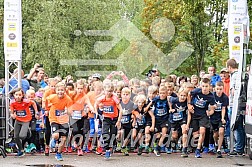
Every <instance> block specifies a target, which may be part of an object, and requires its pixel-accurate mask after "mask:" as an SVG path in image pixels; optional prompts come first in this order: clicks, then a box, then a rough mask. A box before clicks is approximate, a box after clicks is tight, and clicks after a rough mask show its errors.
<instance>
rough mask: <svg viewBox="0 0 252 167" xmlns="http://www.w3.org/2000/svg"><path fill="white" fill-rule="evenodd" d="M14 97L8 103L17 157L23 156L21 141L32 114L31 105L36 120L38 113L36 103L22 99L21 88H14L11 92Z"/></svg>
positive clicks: (24, 137) (25, 134)
mask: <svg viewBox="0 0 252 167" xmlns="http://www.w3.org/2000/svg"><path fill="white" fill-rule="evenodd" d="M11 95H13V96H14V100H13V101H11V103H10V115H11V118H12V119H16V121H15V124H14V138H15V141H16V144H17V146H18V153H17V154H16V156H17V157H21V156H23V155H24V150H23V147H22V140H24V139H26V137H27V132H28V128H29V125H30V121H31V119H32V114H31V111H30V109H29V107H30V106H31V105H32V106H33V108H34V110H35V115H36V118H37V119H38V118H39V112H38V110H37V106H36V103H35V102H34V101H30V100H27V99H24V92H23V90H22V88H16V89H14V90H13V91H12V92H11Z"/></svg>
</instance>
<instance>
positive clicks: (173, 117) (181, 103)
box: [169, 88, 189, 157]
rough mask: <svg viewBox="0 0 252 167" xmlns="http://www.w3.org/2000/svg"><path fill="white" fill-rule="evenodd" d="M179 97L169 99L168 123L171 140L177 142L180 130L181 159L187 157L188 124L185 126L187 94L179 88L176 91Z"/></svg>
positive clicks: (183, 89)
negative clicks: (180, 130) (181, 143)
mask: <svg viewBox="0 0 252 167" xmlns="http://www.w3.org/2000/svg"><path fill="white" fill-rule="evenodd" d="M178 95H179V97H170V99H169V106H170V111H169V112H170V115H169V121H170V124H171V130H172V140H178V131H177V130H178V129H179V128H180V127H181V129H182V142H183V149H182V154H181V156H182V157H188V155H187V132H188V129H189V124H187V96H188V92H187V90H186V89H185V88H180V89H179V91H178Z"/></svg>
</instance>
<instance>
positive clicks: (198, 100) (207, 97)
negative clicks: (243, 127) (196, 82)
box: [188, 78, 215, 158]
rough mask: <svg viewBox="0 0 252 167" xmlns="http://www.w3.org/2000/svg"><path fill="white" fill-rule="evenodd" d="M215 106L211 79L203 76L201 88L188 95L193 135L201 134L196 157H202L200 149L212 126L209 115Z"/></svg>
mask: <svg viewBox="0 0 252 167" xmlns="http://www.w3.org/2000/svg"><path fill="white" fill-rule="evenodd" d="M209 105H210V106H209ZM208 107H209V110H208ZM214 108H215V100H214V95H213V94H212V93H211V92H210V80H209V79H208V78H203V79H202V81H201V88H196V89H194V90H193V91H191V92H189V95H188V110H189V111H190V112H188V116H189V118H191V122H190V123H191V127H192V128H193V136H194V137H195V136H196V135H198V134H199V141H198V145H197V149H196V151H195V157H196V158H201V155H200V149H201V147H202V143H203V141H204V138H205V132H206V128H209V127H210V122H209V116H210V115H212V114H213V113H214ZM188 123H189V122H188Z"/></svg>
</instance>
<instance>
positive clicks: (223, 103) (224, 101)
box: [210, 92, 229, 123]
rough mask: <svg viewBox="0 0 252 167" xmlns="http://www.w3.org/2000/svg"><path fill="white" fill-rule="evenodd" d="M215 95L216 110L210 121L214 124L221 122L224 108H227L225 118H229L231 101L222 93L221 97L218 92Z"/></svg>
mask: <svg viewBox="0 0 252 167" xmlns="http://www.w3.org/2000/svg"><path fill="white" fill-rule="evenodd" d="M213 94H214V97H215V104H216V109H215V110H214V114H213V115H211V116H210V120H211V122H212V123H218V122H219V121H221V113H222V107H225V110H226V113H225V118H227V106H228V104H229V99H228V97H227V95H225V93H222V95H221V96H220V97H219V96H217V94H216V92H214V93H213Z"/></svg>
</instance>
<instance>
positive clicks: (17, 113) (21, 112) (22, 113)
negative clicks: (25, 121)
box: [16, 110, 27, 117]
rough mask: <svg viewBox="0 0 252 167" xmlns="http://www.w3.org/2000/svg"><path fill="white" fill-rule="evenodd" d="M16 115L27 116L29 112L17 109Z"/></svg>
mask: <svg viewBox="0 0 252 167" xmlns="http://www.w3.org/2000/svg"><path fill="white" fill-rule="evenodd" d="M16 115H17V116H18V117H26V116H27V113H26V110H17V111H16Z"/></svg>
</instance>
